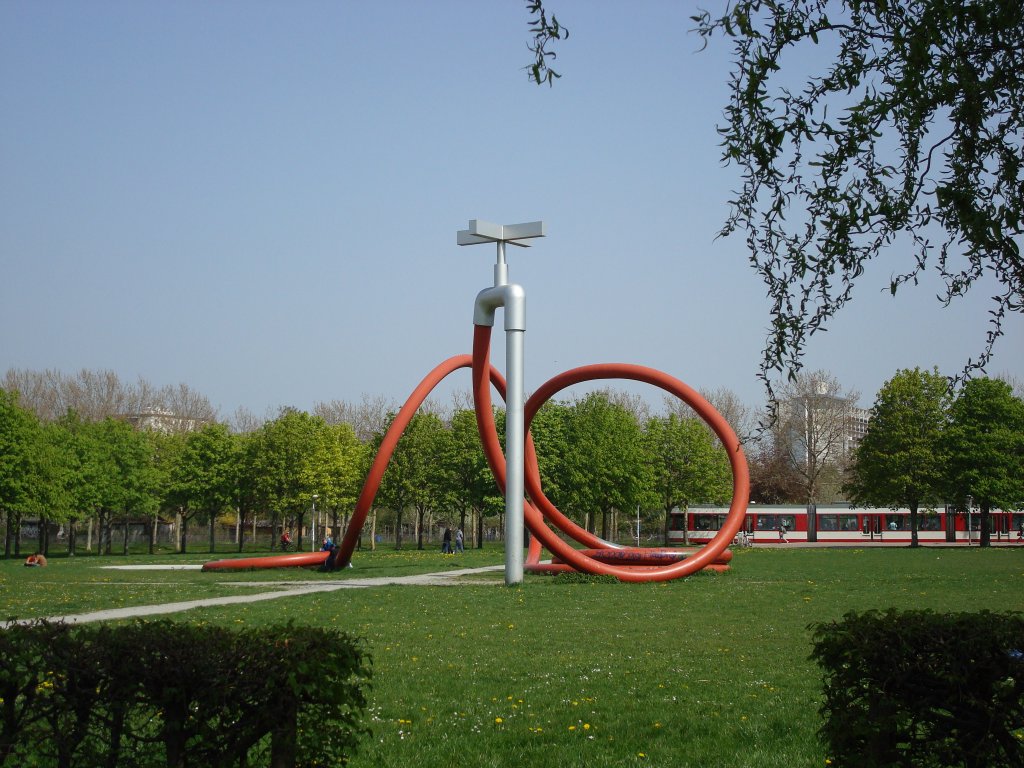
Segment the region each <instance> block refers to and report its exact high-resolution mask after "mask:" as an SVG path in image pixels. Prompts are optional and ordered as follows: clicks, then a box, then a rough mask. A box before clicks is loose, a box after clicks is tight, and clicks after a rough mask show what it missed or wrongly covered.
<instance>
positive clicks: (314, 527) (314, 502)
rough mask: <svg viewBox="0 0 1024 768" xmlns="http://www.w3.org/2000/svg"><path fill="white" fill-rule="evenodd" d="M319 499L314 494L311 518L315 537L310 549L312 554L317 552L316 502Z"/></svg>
mask: <svg viewBox="0 0 1024 768" xmlns="http://www.w3.org/2000/svg"><path fill="white" fill-rule="evenodd" d="M319 498H320V496H319V495H317V494H315V493H314V494H313V501H312V503H313V511H312V512H310V516H311V517H312V518H313V535H312V536H311V537H310V538H311V539H312V541H311V542H310V547H309V551H310V552H316V500H317V499H319Z"/></svg>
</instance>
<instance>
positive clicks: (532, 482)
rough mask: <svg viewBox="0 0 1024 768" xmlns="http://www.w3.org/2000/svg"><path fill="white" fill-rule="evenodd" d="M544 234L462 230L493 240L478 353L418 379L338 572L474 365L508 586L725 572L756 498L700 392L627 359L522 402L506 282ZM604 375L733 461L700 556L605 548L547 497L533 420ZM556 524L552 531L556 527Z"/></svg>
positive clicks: (248, 564) (513, 293)
mask: <svg viewBox="0 0 1024 768" xmlns="http://www.w3.org/2000/svg"><path fill="white" fill-rule="evenodd" d="M537 237H544V224H543V222H539V221H537V222H530V223H526V224H513V225H498V224H491V223H489V222H485V221H480V220H478V219H474V220H472V221H470V222H469V228H468V229H466V230H460V231H459V233H458V236H457V239H456V242H457V243H458V244H459V245H477V244H481V243H493V244H495V246H496V248H497V263H496V264H495V266H494V285H493V286H492V287H489V288H485V289H484V290H482V291H480V293H479V294H477V297H476V302H475V305H474V309H473V324H474V335H473V354H472V355H457V356H455V357H452V358H449V359H448V360H445V361H444V362H443V363H441V364H440V365H438V366H437V367H436V368H434V370H432V371H431V372H430V373H429V374H428V375H427V376H426V377H425V378H424V379H423V381H421V382H420V384H419V386H418V387H416V389H415V390H413V393H412V394H411V395H410V396H409V399H408V400H406V402H405V405H403V406H402V408H401V410H400V411H399V412H398V415H397V416H396V417H395V419H394V420H393V421H392V423H391V426H390V428H389V429H388V431H387V433H386V434H385V436H384V439H383V441H382V442H381V445H380V448H379V450H378V451H377V455H376V457H375V458H374V461H373V464H372V465H371V467H370V471H369V473H368V474H367V476H366V480H365V481H364V483H363V489H362V492H361V493H360V495H359V499H358V501H357V502H356V507H355V511H354V512H353V514H352V518H351V521H350V522H349V525H348V529H347V530H346V531H345V536H344V538H343V539H342V541H341V543H340V545H339V552H338V553H337V555H336V558H335V563H336V566H337V567H345V566H347V565H348V564H349V563H350V562H351V559H352V553H353V551H354V550H355V547H356V543H357V541H358V539H359V534H360V531H361V530H362V528H363V524H364V523H365V521H366V516H367V514H368V513H369V511H370V509H371V507H372V506H373V499H374V496H375V495H376V493H377V489H378V488H379V487H380V483H381V480H382V478H383V477H384V471H385V470H386V469H387V465H388V462H389V461H390V459H391V455H392V453H393V452H394V450H395V447H396V446H397V445H398V440H399V438H400V437H401V436H402V433H403V432H404V431H405V428H406V427H407V426H408V425H409V422H410V421H411V420H412V417H413V416H414V415H415V414H416V411H417V410H418V409H419V407H420V406H421V405H422V404H423V401H424V400H426V398H427V396H428V395H429V394H430V392H431V390H433V389H434V387H436V386H437V385H438V383H440V382H441V380H443V379H444V378H445V377H446V376H448V374H450V373H452V372H453V371H456V370H458V369H459V368H471V369H472V376H473V401H474V407H475V410H476V420H477V428H478V430H479V433H480V440H481V442H482V444H483V449H484V454H485V455H486V457H487V462H488V465H489V466H490V468H491V472H492V473H493V474H494V479H495V481H496V483H497V485H498V487H499V489H501V491H502V493H504V495H505V583H506V584H509V585H512V584H518V583H520V582H521V581H522V580H523V572H524V569H525V570H527V571H536V572H543V571H561V570H577V571H582V572H586V573H593V574H609V575H612V576H615V577H617V578H618V579H620V580H622V581H633V582H644V581H667V580H669V579H676V578H680V577H683V576H688V575H690V574H693V573H696V572H697V571H699V570H702V569H704V568H712V569H722V568H726V567H728V565H727V564H728V562H729V559H730V557H731V552H730V551H729V549H728V547H729V544H730V543H731V542H732V540H733V537H735V536H736V534H737V533H738V532H739V530H740V527H741V526H742V524H743V518H744V516H745V515H746V511H747V502H748V501H749V498H750V476H749V471H748V468H747V460H746V457H745V456H744V454H743V448H742V446H741V444H740V441H739V438H737V436H736V433H735V432H734V431H733V429H732V427H730V426H729V424H728V423H727V422H726V420H725V419H724V418H722V416H721V414H719V413H718V411H716V410H715V409H714V407H712V405H711V404H710V403H708V401H707V400H705V399H704V398H703V397H702V396H701V395H700V394H699V393H698V392H696V391H695V390H693V389H692V388H690V387H688V386H687V385H686V384H684V383H683V382H681V381H679V380H678V379H675V378H673V377H671V376H669V375H668V374H665V373H662V372H661V371H657V370H654V369H653V368H646V367H644V366H640V365H629V364H625V363H606V364H602V365H589V366H583V367H581V368H573V369H572V370H569V371H566V372H564V373H561V374H559V375H557V376H555V377H554V378H552V379H550V380H548V381H547V382H546V383H544V384H543V385H541V387H540V388H539V389H538V390H537V391H536V392H535V393H534V394H533V395H532V396H531V397H530V399H529V400H528V401H527V402H525V403H524V402H523V399H524V395H523V392H524V385H523V379H524V374H523V367H524V361H523V357H524V355H523V336H524V334H525V332H526V307H525V295H526V294H525V291H524V290H523V288H522V286H520V285H517V284H515V283H509V282H508V264H507V261H506V253H505V250H506V245H514V246H519V247H528V243H525V242H523V241H524V240H530V239H533V238H537ZM498 309H502V310H503V312H504V322H505V334H506V342H505V351H506V357H505V371H506V375H507V377H508V380H507V383H506V380H505V378H503V377H502V375H501V374H500V373H499V372H498V371H497V370H496V369H495V368H494V366H492V365H491V363H490V340H491V327H492V326H493V324H494V316H495V313H496V311H497V310H498ZM598 379H630V380H634V381H641V382H645V383H647V384H651V385H653V386H655V387H659V388H660V389H662V390H664V391H666V392H668V393H670V394H672V395H674V396H675V397H678V398H679V399H680V400H682V401H683V402H685V403H686V404H687V405H689V406H690V407H691V408H692V409H693V410H694V411H695V412H696V413H697V415H698V416H700V417H701V418H702V419H703V420H704V421H705V422H706V423H707V424H708V426H709V427H711V429H712V430H713V431H714V433H715V434H716V435H717V436H718V438H719V440H721V442H722V445H723V446H724V447H725V450H726V452H727V453H728V456H729V464H730V466H731V467H732V475H733V497H732V503H731V505H730V507H729V513H728V515H727V516H726V519H725V522H724V524H723V525H722V527H721V529H720V530H719V531H718V534H717V535H716V536H715V537H714V538H713V539H712V540H711V541H710V542H708V543H707V544H706V545H705V546H704V547H702V548H701V549H700V550H698V551H697V552H695V553H692V554H690V553H684V552H682V551H681V550H678V549H652V548H641V547H622V546H619V545H616V544H611V543H609V542H606V541H604V540H602V539H600V538H598V537H597V536H595V535H594V534H592V533H590V532H589V531H587V530H585V529H583V528H581V527H580V526H578V525H576V524H575V523H574V522H572V521H571V520H570V519H569V518H567V517H566V516H565V515H563V514H562V513H561V512H560V511H559V510H558V509H557V508H556V507H555V506H554V505H553V504H552V503H551V502H550V501H549V500H548V499H547V497H546V496H545V495H544V491H543V488H542V487H541V480H540V472H539V470H538V467H537V456H536V453H535V451H534V448H533V440H532V438H531V437H530V432H529V429H530V422H531V421H532V420H533V417H534V416H535V415H536V414H537V411H538V410H539V409H540V407H541V406H542V405H543V404H544V403H545V402H547V401H548V400H549V399H551V398H552V397H553V396H554V395H556V394H558V393H559V392H561V391H562V390H563V389H565V388H566V387H569V386H572V385H573V384H578V383H580V382H584V381H593V380H598ZM492 386H493V387H494V388H495V389H496V390H497V391H498V393H499V394H500V395H501V396H502V397H503V398H504V399H505V408H506V418H505V424H506V427H505V450H504V453H503V452H502V449H501V441H500V440H499V438H498V432H497V428H496V427H495V424H494V417H493V412H492V408H491V387H492ZM549 524H550V525H549ZM524 525H525V527H526V528H527V529H529V531H530V533H531V534H532V536H531V537H530V545H529V551H528V555H527V557H526V559H525V562H524V557H523V537H524V536H523V529H524ZM551 525H553V526H555V527H556V528H557V529H558V530H559V531H560V532H561V533H562V534H565V535H567V536H569V537H570V538H572V539H573V540H575V541H576V542H577V543H579V544H581V545H583V547H584V549H578V548H576V547H574V546H572V545H570V544H569V543H568V542H566V541H565V540H564V538H563V537H562V536H559V535H558V534H557V533H556V532H555V531H553V530H552V529H551V527H550V526H551ZM542 548H544V549H547V550H548V551H549V552H550V553H551V554H552V562H550V563H542V562H541V560H540V556H541V551H542ZM326 558H327V553H324V552H314V553H307V554H292V555H278V556H271V557H254V558H242V559H234V560H219V561H216V562H212V563H207V564H206V565H205V566H203V570H218V569H224V568H261V567H262V568H267V567H281V566H297V565H319V564H321V563H323V562H324V561H325V560H326Z"/></svg>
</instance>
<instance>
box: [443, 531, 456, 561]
mask: <svg viewBox="0 0 1024 768" xmlns="http://www.w3.org/2000/svg"><path fill="white" fill-rule="evenodd" d="M441 554H442V555H451V554H454V553H453V552H452V529H451V528H445V529H444V536H442V537H441Z"/></svg>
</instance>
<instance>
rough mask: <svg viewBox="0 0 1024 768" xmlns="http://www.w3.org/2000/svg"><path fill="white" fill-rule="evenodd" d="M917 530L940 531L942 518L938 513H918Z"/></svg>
mask: <svg viewBox="0 0 1024 768" xmlns="http://www.w3.org/2000/svg"><path fill="white" fill-rule="evenodd" d="M917 530H919V531H941V530H942V518H941V517H940V516H939V515H920V514H919V515H918V516H917Z"/></svg>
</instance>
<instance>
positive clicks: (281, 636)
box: [0, 621, 369, 768]
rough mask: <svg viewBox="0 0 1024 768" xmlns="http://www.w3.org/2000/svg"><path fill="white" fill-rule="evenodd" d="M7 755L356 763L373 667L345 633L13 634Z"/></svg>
mask: <svg viewBox="0 0 1024 768" xmlns="http://www.w3.org/2000/svg"><path fill="white" fill-rule="evenodd" d="M0 659H2V664H0V765H12V766H22V765H33V766H61V767H64V766H88V767H89V768H91V767H92V766H138V767H139V768H143V767H148V766H175V767H178V766H182V767H183V766H189V765H194V766H215V765H232V766H238V765H245V766H263V765H266V766H273V768H284V767H286V766H287V767H288V768H291V766H329V765H344V764H345V763H346V762H347V761H348V758H349V756H351V755H352V754H353V753H354V751H355V748H356V745H357V741H358V738H359V737H360V735H362V734H363V733H364V731H365V729H364V727H363V726H362V724H361V716H362V712H363V710H364V709H365V706H366V700H365V697H364V693H363V690H364V688H365V686H366V683H367V681H368V679H369V669H368V667H367V665H366V663H365V662H364V659H363V654H362V651H361V649H360V648H359V647H358V646H357V645H356V643H355V642H354V641H352V640H351V639H350V638H348V637H347V636H346V635H344V634H343V633H340V632H337V631H331V630H326V629H320V628H310V627H295V626H292V625H287V626H283V627H271V628H267V629H259V630H244V631H238V632H235V631H231V630H227V629H222V628H219V627H211V626H196V625H189V624H177V623H173V622H170V621H159V622H149V623H147V622H136V623H134V624H129V625H125V626H117V627H107V626H102V625H99V626H97V625H88V626H85V627H70V626H67V625H64V624H50V623H46V622H38V623H34V624H31V625H24V626H12V627H10V628H8V629H5V630H3V631H0Z"/></svg>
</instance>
